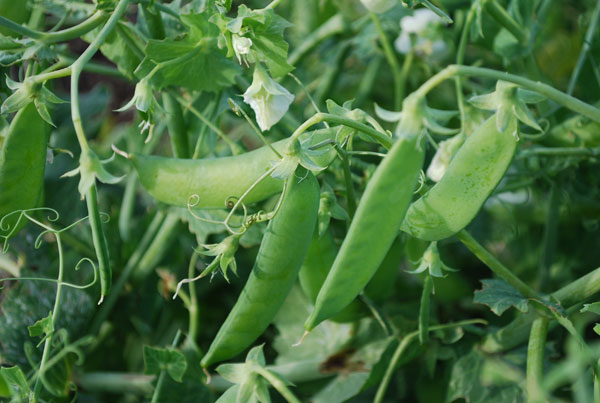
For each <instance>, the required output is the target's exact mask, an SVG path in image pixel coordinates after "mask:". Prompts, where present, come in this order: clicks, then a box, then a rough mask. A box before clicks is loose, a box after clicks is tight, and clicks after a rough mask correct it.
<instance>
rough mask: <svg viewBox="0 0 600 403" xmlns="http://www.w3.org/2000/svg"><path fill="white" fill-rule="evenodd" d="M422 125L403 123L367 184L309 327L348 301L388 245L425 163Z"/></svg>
mask: <svg viewBox="0 0 600 403" xmlns="http://www.w3.org/2000/svg"><path fill="white" fill-rule="evenodd" d="M407 120H408V119H407ZM407 126H408V127H407ZM420 131H421V130H420V126H418V125H417V127H413V126H412V125H410V122H409V125H404V124H403V122H401V123H400V125H399V132H400V133H401V136H400V137H401V138H400V139H399V140H398V141H396V143H395V144H394V145H393V146H392V148H391V149H390V151H389V152H388V154H387V155H386V157H385V158H384V159H383V160H382V162H381V164H380V165H379V166H378V167H377V169H376V170H375V173H374V175H373V177H372V179H371V180H370V181H369V183H368V184H367V188H366V190H365V193H364V194H363V196H362V198H361V200H360V203H359V205H358V208H357V210H356V213H355V215H354V219H353V220H352V223H351V224H350V228H349V230H348V234H347V235H346V238H345V239H344V242H343V243H342V246H341V248H340V251H339V253H338V254H337V256H336V258H335V261H334V263H333V266H332V268H331V271H330V272H329V274H328V276H327V279H326V280H325V283H324V284H323V287H321V290H320V292H319V295H318V296H317V300H316V302H315V309H314V311H313V312H312V314H311V315H310V317H309V318H308V320H307V321H306V323H305V324H304V327H305V328H306V330H308V331H310V330H312V329H313V328H314V327H315V326H317V325H318V324H319V323H321V322H322V321H323V320H325V319H328V318H330V317H332V316H333V315H335V314H336V313H338V312H340V311H341V310H342V309H344V307H346V306H347V305H348V304H350V303H351V302H352V300H353V299H354V298H356V296H357V295H358V294H359V293H360V292H361V291H362V290H363V288H364V287H365V286H366V285H367V283H368V282H369V280H370V279H371V277H372V276H373V275H374V274H375V272H376V270H377V268H378V267H379V265H380V264H381V262H382V261H383V259H384V257H385V255H386V253H387V252H388V250H389V249H390V247H391V245H392V243H393V242H394V239H395V238H396V236H397V234H398V229H399V228H400V224H401V223H402V220H403V219H404V214H405V213H406V210H407V208H408V205H409V203H410V200H411V198H412V195H413V191H414V189H415V186H416V183H417V179H418V177H419V172H420V170H421V168H422V166H423V159H424V150H423V147H421V145H420V140H419V138H420V135H419V134H420Z"/></svg>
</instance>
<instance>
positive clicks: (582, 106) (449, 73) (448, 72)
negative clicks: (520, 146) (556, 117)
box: [415, 65, 600, 122]
mask: <svg viewBox="0 0 600 403" xmlns="http://www.w3.org/2000/svg"><path fill="white" fill-rule="evenodd" d="M455 76H475V77H480V78H488V79H492V80H503V81H508V82H511V83H514V84H517V85H519V86H521V87H523V88H525V89H528V90H531V91H535V92H537V93H539V94H541V95H544V96H545V97H546V98H548V99H551V100H552V101H555V102H557V103H559V104H561V105H563V106H565V107H567V108H569V109H571V110H572V111H574V112H577V113H579V114H581V115H584V116H587V117H588V118H590V119H592V120H594V121H596V122H600V109H598V108H596V107H594V106H592V105H590V104H587V103H585V102H583V101H580V100H579V99H577V98H575V97H572V96H570V95H568V94H565V93H564V92H562V91H559V90H557V89H555V88H553V87H551V86H549V85H548V84H544V83H540V82H536V81H532V80H529V79H527V78H523V77H520V76H517V75H514V74H510V73H505V72H501V71H497V70H492V69H487V68H483V67H473V66H457V65H450V66H448V67H446V68H445V69H443V70H441V71H440V72H439V73H437V74H436V75H434V76H433V77H431V78H430V79H429V80H427V81H426V82H425V83H424V84H423V85H421V87H420V88H419V89H418V90H417V91H416V92H415V94H416V95H417V96H422V97H424V96H426V95H427V93H429V92H430V91H431V90H432V89H433V88H435V87H436V86H437V85H439V84H440V83H442V82H443V81H445V80H446V79H449V78H452V77H455Z"/></svg>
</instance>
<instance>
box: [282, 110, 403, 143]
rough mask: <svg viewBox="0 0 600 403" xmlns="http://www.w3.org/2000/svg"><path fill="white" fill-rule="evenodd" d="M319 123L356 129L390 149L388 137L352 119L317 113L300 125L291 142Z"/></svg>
mask: <svg viewBox="0 0 600 403" xmlns="http://www.w3.org/2000/svg"><path fill="white" fill-rule="evenodd" d="M321 122H329V123H335V124H339V125H344V126H348V127H351V128H353V129H356V130H358V131H360V132H362V133H364V134H366V135H367V136H369V137H371V138H372V139H373V140H375V141H376V142H377V143H379V144H381V145H382V146H383V147H385V148H386V149H388V150H389V149H390V148H391V147H392V144H393V141H392V139H390V138H389V136H388V135H386V134H384V133H381V132H379V131H377V130H375V129H373V128H372V127H369V126H367V125H365V124H363V123H359V122H356V121H354V120H352V119H348V118H344V117H341V116H336V115H331V114H329V113H317V114H315V115H313V116H312V117H311V118H309V119H307V120H306V121H305V122H304V123H302V124H301V125H300V126H298V128H297V129H296V131H294V133H293V134H292V136H291V140H292V141H293V140H297V139H298V137H300V135H302V133H304V132H305V131H307V130H308V129H309V128H311V127H312V126H314V125H316V124H319V123H321Z"/></svg>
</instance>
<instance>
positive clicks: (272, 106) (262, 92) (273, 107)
mask: <svg viewBox="0 0 600 403" xmlns="http://www.w3.org/2000/svg"><path fill="white" fill-rule="evenodd" d="M293 100H294V96H293V95H292V94H291V93H290V92H289V91H288V90H286V89H285V88H284V87H283V86H281V85H280V84H278V83H277V82H276V81H275V80H273V79H272V78H271V77H270V76H269V75H268V74H267V72H266V71H264V70H263V69H262V68H261V67H259V66H256V68H255V69H254V76H253V78H252V84H251V85H250V87H248V89H247V90H246V92H244V102H245V103H247V104H248V105H250V107H251V108H252V109H253V110H254V113H255V114H256V122H257V123H258V126H259V127H260V129H261V130H262V131H265V130H269V129H270V128H271V126H273V125H274V124H275V123H277V122H279V120H281V118H282V117H283V115H285V113H286V112H287V110H288V109H289V107H290V104H291V103H292V101H293Z"/></svg>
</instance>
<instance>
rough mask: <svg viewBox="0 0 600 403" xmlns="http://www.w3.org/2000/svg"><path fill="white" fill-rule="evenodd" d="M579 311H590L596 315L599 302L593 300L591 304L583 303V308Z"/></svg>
mask: <svg viewBox="0 0 600 403" xmlns="http://www.w3.org/2000/svg"><path fill="white" fill-rule="evenodd" d="M579 312H592V313H595V314H596V315H600V302H593V303H591V304H583V308H581V310H580V311H579Z"/></svg>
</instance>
